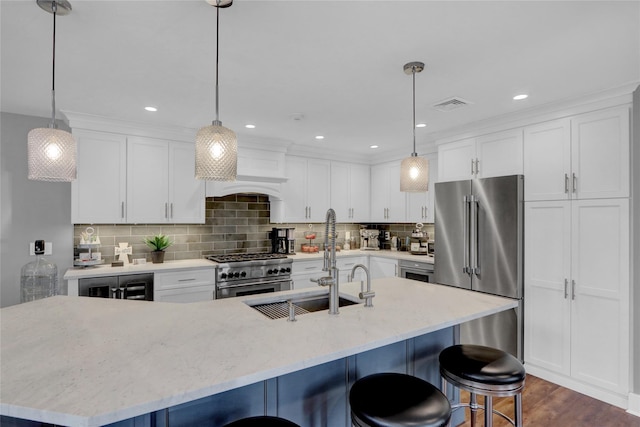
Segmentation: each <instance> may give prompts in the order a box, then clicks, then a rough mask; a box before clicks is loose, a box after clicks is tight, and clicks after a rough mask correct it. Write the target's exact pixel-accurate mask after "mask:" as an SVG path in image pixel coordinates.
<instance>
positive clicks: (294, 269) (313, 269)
mask: <svg viewBox="0 0 640 427" xmlns="http://www.w3.org/2000/svg"><path fill="white" fill-rule="evenodd" d="M323 265H324V261H323V260H322V258H320V259H315V260H312V261H294V262H293V265H292V266H291V280H292V281H293V286H292V289H304V288H312V287H315V286H318V284H317V283H314V282H312V281H311V279H317V278H319V277H322V276H326V275H327V274H326V273H325V272H323V271H322V266H323Z"/></svg>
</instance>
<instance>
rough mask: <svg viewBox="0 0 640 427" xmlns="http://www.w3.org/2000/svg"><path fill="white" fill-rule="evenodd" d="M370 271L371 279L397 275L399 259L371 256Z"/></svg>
mask: <svg viewBox="0 0 640 427" xmlns="http://www.w3.org/2000/svg"><path fill="white" fill-rule="evenodd" d="M369 271H370V274H371V279H379V278H381V277H395V276H397V275H398V260H395V259H389V258H383V257H376V256H369Z"/></svg>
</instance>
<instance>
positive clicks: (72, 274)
mask: <svg viewBox="0 0 640 427" xmlns="http://www.w3.org/2000/svg"><path fill="white" fill-rule="evenodd" d="M215 266H216V263H215V262H213V261H209V260H207V259H199V258H196V259H185V260H178V261H165V262H163V263H160V264H153V263H151V262H147V263H146V264H137V265H134V264H127V265H125V266H122V267H111V265H110V264H103V265H96V266H92V267H73V268H70V269H68V270H67V271H66V272H65V273H64V276H63V279H64V280H72V279H82V278H84V277H99V276H117V275H121V274H136V273H155V272H169V271H176V270H184V269H193V268H207V267H210V268H214V267H215Z"/></svg>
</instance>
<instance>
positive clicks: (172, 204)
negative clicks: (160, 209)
mask: <svg viewBox="0 0 640 427" xmlns="http://www.w3.org/2000/svg"><path fill="white" fill-rule="evenodd" d="M171 219H173V203H171Z"/></svg>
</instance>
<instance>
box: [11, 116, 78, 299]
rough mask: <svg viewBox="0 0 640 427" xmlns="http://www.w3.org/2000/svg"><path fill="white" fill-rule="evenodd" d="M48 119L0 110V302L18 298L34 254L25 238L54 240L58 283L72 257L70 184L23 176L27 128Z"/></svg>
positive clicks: (42, 125) (25, 172)
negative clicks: (23, 272)
mask: <svg viewBox="0 0 640 427" xmlns="http://www.w3.org/2000/svg"><path fill="white" fill-rule="evenodd" d="M48 124H49V119H47V118H42V117H31V116H24V115H18V114H10V113H1V115H0V152H1V153H2V156H0V157H1V165H0V176H1V178H0V200H1V202H0V221H1V222H2V227H1V229H0V307H6V306H10V305H14V304H18V303H19V302H20V269H21V268H22V266H23V265H24V264H26V263H28V262H30V261H33V260H34V259H35V257H32V256H29V242H33V241H35V240H37V239H44V240H46V241H48V242H52V243H53V255H52V256H47V257H46V258H47V259H48V260H49V261H51V262H54V263H56V264H57V265H58V274H59V278H58V281H59V284H60V286H64V281H63V280H62V276H63V275H64V272H65V271H66V270H67V269H68V268H69V267H71V265H72V263H73V226H72V224H71V184H70V183H68V182H65V183H62V182H40V181H30V180H28V179H27V134H28V133H29V131H30V130H31V129H33V128H38V127H47V126H48ZM59 126H60V128H61V129H65V126H64V125H63V124H62V123H61V124H60V125H59ZM67 129H68V128H67Z"/></svg>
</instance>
